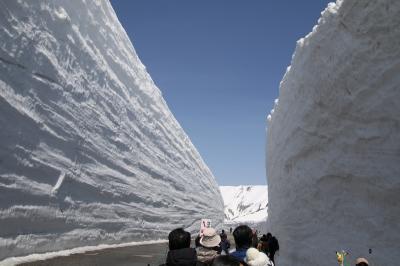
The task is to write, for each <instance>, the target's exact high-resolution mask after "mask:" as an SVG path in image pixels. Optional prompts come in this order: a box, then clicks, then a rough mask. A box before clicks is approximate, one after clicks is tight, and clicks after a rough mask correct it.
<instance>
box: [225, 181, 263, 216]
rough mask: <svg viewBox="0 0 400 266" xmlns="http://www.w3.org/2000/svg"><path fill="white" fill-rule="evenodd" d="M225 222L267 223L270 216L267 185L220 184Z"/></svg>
mask: <svg viewBox="0 0 400 266" xmlns="http://www.w3.org/2000/svg"><path fill="white" fill-rule="evenodd" d="M219 188H220V190H221V194H222V198H223V200H224V212H225V223H227V224H240V223H265V222H266V220H267V216H268V187H267V186H220V187H219Z"/></svg>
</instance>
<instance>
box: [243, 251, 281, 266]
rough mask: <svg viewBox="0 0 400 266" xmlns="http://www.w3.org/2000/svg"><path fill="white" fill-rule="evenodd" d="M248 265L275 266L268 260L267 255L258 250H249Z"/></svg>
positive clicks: (247, 254) (247, 253)
mask: <svg viewBox="0 0 400 266" xmlns="http://www.w3.org/2000/svg"><path fill="white" fill-rule="evenodd" d="M245 261H246V263H247V264H248V265H249V266H273V265H274V263H273V262H271V260H270V259H269V258H268V256H267V254H265V253H263V252H260V251H258V250H257V249H256V248H249V249H248V250H247V251H246V259H245Z"/></svg>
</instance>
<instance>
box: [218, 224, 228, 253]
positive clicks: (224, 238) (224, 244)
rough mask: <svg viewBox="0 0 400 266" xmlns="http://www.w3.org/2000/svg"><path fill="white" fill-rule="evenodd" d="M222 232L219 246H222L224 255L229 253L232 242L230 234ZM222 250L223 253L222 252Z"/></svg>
mask: <svg viewBox="0 0 400 266" xmlns="http://www.w3.org/2000/svg"><path fill="white" fill-rule="evenodd" d="M223 231H224V230H222V233H221V234H220V237H221V243H220V244H219V246H220V247H221V250H222V252H223V253H224V254H223V255H228V254H229V248H230V247H231V243H230V242H229V240H228V236H227V235H226V234H225V233H224V232H223ZM222 252H221V254H222Z"/></svg>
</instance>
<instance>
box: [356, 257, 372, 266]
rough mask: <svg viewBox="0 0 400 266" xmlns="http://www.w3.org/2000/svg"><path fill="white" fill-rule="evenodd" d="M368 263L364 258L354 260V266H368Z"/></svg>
mask: <svg viewBox="0 0 400 266" xmlns="http://www.w3.org/2000/svg"><path fill="white" fill-rule="evenodd" d="M368 265H369V264H368V261H367V260H366V259H364V258H358V259H356V266H368Z"/></svg>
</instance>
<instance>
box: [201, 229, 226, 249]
mask: <svg viewBox="0 0 400 266" xmlns="http://www.w3.org/2000/svg"><path fill="white" fill-rule="evenodd" d="M219 243H221V237H220V236H219V235H218V234H217V231H215V229H214V228H211V227H210V228H204V230H203V236H202V237H201V238H200V244H201V245H202V246H203V247H207V248H212V247H217V246H218V245H219Z"/></svg>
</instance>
